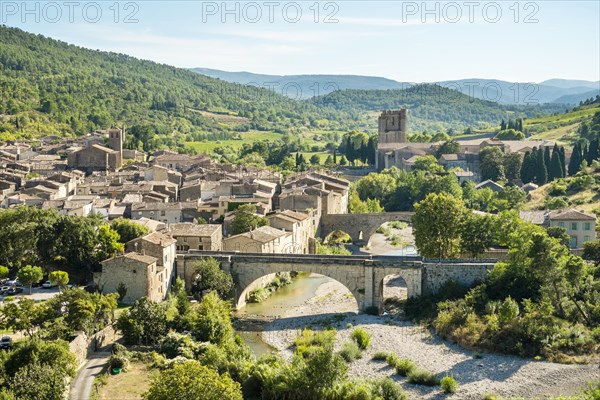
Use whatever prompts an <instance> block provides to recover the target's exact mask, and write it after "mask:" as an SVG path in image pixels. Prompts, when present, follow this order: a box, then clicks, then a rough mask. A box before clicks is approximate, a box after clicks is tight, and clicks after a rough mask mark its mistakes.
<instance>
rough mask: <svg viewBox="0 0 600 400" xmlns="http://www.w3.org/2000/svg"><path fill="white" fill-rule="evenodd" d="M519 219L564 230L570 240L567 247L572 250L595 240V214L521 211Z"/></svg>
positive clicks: (570, 211) (565, 210) (569, 210)
mask: <svg viewBox="0 0 600 400" xmlns="http://www.w3.org/2000/svg"><path fill="white" fill-rule="evenodd" d="M519 217H520V218H521V219H522V220H524V221H527V222H530V223H532V224H535V225H540V226H544V227H549V226H558V227H561V228H564V229H565V230H566V231H567V234H568V235H569V237H570V238H571V239H570V242H569V247H570V248H572V249H580V248H582V247H583V244H584V243H586V242H590V241H594V240H596V215H595V214H589V213H585V212H582V211H578V210H575V209H573V208H569V209H564V210H553V211H548V210H542V211H521V212H519Z"/></svg>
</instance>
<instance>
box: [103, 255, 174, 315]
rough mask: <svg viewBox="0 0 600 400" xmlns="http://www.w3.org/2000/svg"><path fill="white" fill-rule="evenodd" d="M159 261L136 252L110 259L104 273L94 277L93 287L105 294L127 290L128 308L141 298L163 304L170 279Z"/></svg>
mask: <svg viewBox="0 0 600 400" xmlns="http://www.w3.org/2000/svg"><path fill="white" fill-rule="evenodd" d="M157 261H158V260H157V258H156V257H153V256H149V255H144V254H140V253H136V252H131V253H126V254H123V255H118V256H115V257H112V258H109V259H108V260H104V261H102V262H101V265H102V272H101V273H97V274H94V283H95V284H96V285H97V286H98V288H99V290H100V291H101V293H103V294H108V293H118V292H119V290H121V289H124V292H125V295H124V297H123V298H122V299H121V301H122V302H123V303H125V304H132V303H134V302H135V301H136V300H138V299H140V298H142V297H147V298H148V299H150V300H151V301H155V302H161V301H163V300H164V299H165V297H166V295H167V291H166V288H165V282H166V281H167V280H168V279H169V278H168V276H167V274H166V272H167V271H166V270H165V269H164V268H159V267H158V265H157Z"/></svg>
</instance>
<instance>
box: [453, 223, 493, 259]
mask: <svg viewBox="0 0 600 400" xmlns="http://www.w3.org/2000/svg"><path fill="white" fill-rule="evenodd" d="M494 225H495V221H494V217H492V216H491V215H477V214H475V213H466V214H465V220H464V225H463V229H462V232H461V246H462V249H463V251H466V252H468V253H470V254H471V256H472V257H478V256H480V255H481V254H483V252H484V251H486V250H487V249H488V248H490V247H491V246H492V245H493V244H494V239H495V231H494Z"/></svg>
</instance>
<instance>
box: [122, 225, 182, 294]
mask: <svg viewBox="0 0 600 400" xmlns="http://www.w3.org/2000/svg"><path fill="white" fill-rule="evenodd" d="M176 243H177V242H176V240H175V239H173V238H172V237H171V236H169V235H166V234H164V233H162V232H152V233H148V234H147V235H145V236H142V237H139V238H136V239H133V240H131V241H129V242H127V243H126V244H125V251H127V252H136V253H141V254H144V255H148V256H152V257H155V258H156V266H157V267H158V268H159V269H162V270H163V273H164V278H165V279H164V280H163V281H161V282H162V283H163V286H164V290H163V292H164V293H165V295H166V293H167V292H168V291H169V289H170V288H171V284H172V283H173V282H174V280H175V272H176V271H175V257H176V254H177V250H176Z"/></svg>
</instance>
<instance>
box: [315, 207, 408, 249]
mask: <svg viewBox="0 0 600 400" xmlns="http://www.w3.org/2000/svg"><path fill="white" fill-rule="evenodd" d="M413 214H414V213H412V212H383V213H365V214H327V215H323V216H321V222H320V225H319V235H320V236H321V237H322V238H324V237H326V236H327V235H329V234H330V233H331V232H333V231H336V230H343V231H346V232H348V234H349V235H350V237H351V238H352V241H353V242H354V243H355V244H364V243H363V241H364V240H365V239H368V238H370V237H371V236H372V235H373V234H374V233H375V231H376V230H377V228H379V226H380V225H381V224H383V223H384V222H388V221H405V222H410V221H411V219H412V216H413ZM361 231H362V236H363V238H364V239H363V241H361V240H360V239H359V236H360V232H361Z"/></svg>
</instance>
